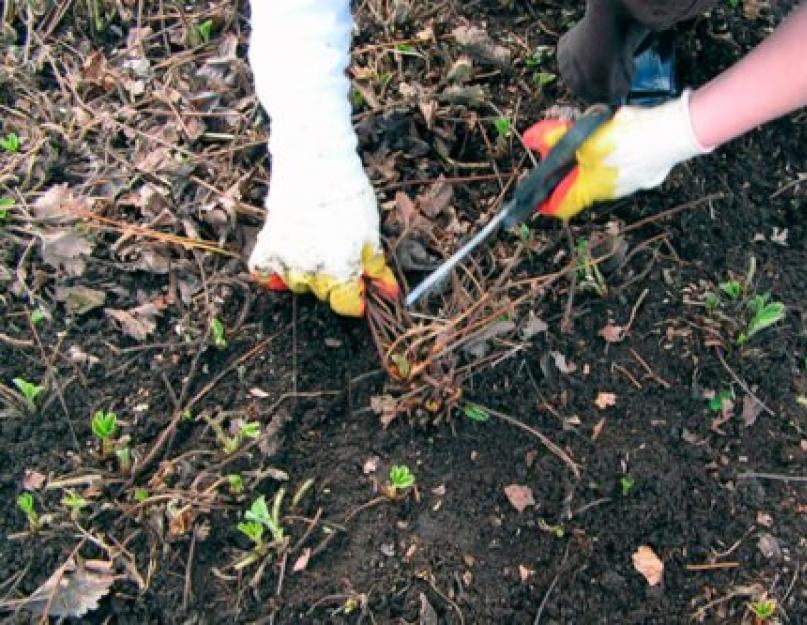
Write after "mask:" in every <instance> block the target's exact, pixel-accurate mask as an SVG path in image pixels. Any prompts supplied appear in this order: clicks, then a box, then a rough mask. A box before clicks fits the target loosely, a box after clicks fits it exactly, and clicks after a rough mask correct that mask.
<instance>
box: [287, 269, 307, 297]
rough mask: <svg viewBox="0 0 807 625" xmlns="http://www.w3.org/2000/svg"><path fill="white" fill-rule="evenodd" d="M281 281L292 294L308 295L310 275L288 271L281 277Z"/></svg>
mask: <svg viewBox="0 0 807 625" xmlns="http://www.w3.org/2000/svg"><path fill="white" fill-rule="evenodd" d="M283 281H284V282H285V283H286V286H287V287H288V288H289V291H291V292H292V293H297V294H303V293H308V292H309V291H310V290H311V289H310V285H311V274H308V273H304V272H301V271H289V272H288V273H286V274H285V275H284V276H283Z"/></svg>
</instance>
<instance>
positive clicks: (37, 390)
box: [12, 378, 45, 412]
mask: <svg viewBox="0 0 807 625" xmlns="http://www.w3.org/2000/svg"><path fill="white" fill-rule="evenodd" d="M12 382H14V386H16V387H17V388H18V389H19V391H20V393H22V396H23V397H24V398H25V406H26V407H27V408H28V410H29V411H30V412H34V411H36V398H37V397H39V396H40V395H41V394H42V391H44V390H45V387H44V386H41V385H39V384H34V383H33V382H29V381H28V380H26V379H24V378H14V379H13V380H12Z"/></svg>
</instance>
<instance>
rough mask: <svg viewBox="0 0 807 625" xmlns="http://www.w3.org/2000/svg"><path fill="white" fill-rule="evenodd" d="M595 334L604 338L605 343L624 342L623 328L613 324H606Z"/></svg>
mask: <svg viewBox="0 0 807 625" xmlns="http://www.w3.org/2000/svg"><path fill="white" fill-rule="evenodd" d="M597 334H599V335H600V336H601V337H602V338H604V339H605V342H606V343H620V342H621V341H624V340H625V328H623V327H622V326H618V325H614V324H613V323H608V324H606V325H605V326H604V327H603V328H600V331H599V332H597Z"/></svg>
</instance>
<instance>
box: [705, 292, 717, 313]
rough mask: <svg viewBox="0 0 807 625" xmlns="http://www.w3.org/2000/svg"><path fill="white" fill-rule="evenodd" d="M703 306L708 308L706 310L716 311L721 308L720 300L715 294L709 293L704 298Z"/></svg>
mask: <svg viewBox="0 0 807 625" xmlns="http://www.w3.org/2000/svg"><path fill="white" fill-rule="evenodd" d="M703 305H704V306H706V310H715V309H717V307H718V306H720V298H719V297H718V296H717V295H715V294H714V293H707V294H706V297H704V298H703Z"/></svg>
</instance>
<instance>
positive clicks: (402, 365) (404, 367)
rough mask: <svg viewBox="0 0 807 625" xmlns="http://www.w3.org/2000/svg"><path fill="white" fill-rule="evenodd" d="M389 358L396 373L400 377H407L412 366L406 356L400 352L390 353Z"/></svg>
mask: <svg viewBox="0 0 807 625" xmlns="http://www.w3.org/2000/svg"><path fill="white" fill-rule="evenodd" d="M390 360H392V364H394V365H395V368H396V369H397V370H398V374H399V375H400V376H401V377H402V378H404V379H408V378H409V373H410V372H411V370H412V368H411V367H410V366H409V361H408V360H407V359H406V356H403V355H401V354H392V355H391V356H390Z"/></svg>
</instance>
